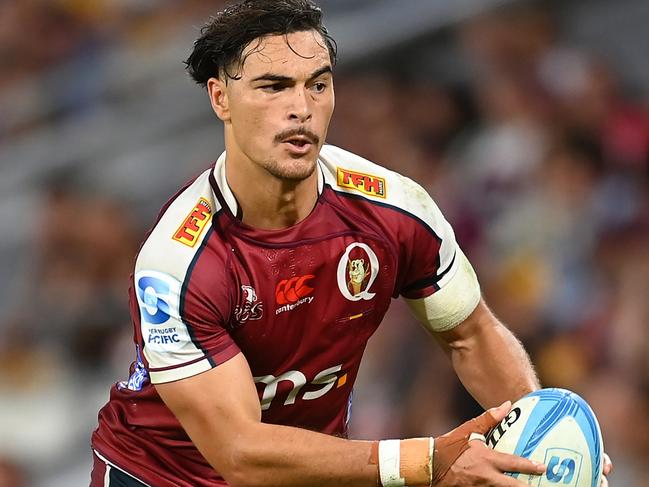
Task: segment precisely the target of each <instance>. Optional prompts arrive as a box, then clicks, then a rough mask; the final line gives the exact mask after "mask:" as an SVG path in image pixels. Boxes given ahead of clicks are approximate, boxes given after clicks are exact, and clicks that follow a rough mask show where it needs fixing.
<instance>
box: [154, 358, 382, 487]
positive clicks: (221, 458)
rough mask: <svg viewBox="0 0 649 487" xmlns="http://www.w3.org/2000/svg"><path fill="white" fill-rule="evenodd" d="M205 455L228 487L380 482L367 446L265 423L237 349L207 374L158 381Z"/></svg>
mask: <svg viewBox="0 0 649 487" xmlns="http://www.w3.org/2000/svg"><path fill="white" fill-rule="evenodd" d="M156 389H157V391H158V393H159V394H160V396H161V397H162V399H163V400H164V402H165V403H166V404H167V406H168V407H169V408H170V409H171V411H172V412H173V413H174V414H175V415H176V417H177V418H178V419H179V421H180V423H181V424H182V426H183V428H184V429H185V431H187V434H188V435H189V436H190V438H191V439H192V441H193V442H194V444H195V445H196V447H197V448H198V449H199V451H200V452H201V453H202V455H203V456H204V457H205V459H206V460H207V461H208V462H209V463H210V464H211V465H212V466H213V467H214V468H215V469H216V470H217V471H218V472H219V473H220V474H221V475H222V476H223V477H224V478H225V480H226V481H227V482H228V483H229V484H230V485H232V486H233V487H238V486H244V485H245V486H246V487H250V486H253V487H254V486H264V487H271V486H274V485H277V486H296V487H297V486H305V487H306V486H313V485H318V486H329V485H331V486H358V487H363V486H368V487H370V486H371V487H375V486H376V485H377V467H376V465H372V464H370V462H369V459H370V454H371V448H372V444H371V442H366V441H350V440H344V439H341V438H335V437H332V436H327V435H323V434H320V433H315V432H312V431H307V430H302V429H298V428H292V427H288V426H278V425H271V424H264V423H262V422H261V409H260V405H259V399H258V396H257V392H256V389H255V386H254V382H253V379H252V375H251V373H250V369H249V367H248V363H247V361H246V360H245V358H244V357H243V355H242V354H239V355H237V356H235V357H234V358H232V359H230V360H229V361H227V362H226V363H224V364H222V365H220V366H219V367H216V368H214V369H212V370H210V371H208V372H204V373H202V374H199V375H196V376H193V377H190V378H187V379H183V380H180V381H176V382H170V383H165V384H156Z"/></svg>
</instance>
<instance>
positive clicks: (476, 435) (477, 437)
mask: <svg viewBox="0 0 649 487" xmlns="http://www.w3.org/2000/svg"><path fill="white" fill-rule="evenodd" d="M474 440H477V441H480V442H482V443H484V444H485V445H486V444H487V438H485V435H483V434H481V433H471V434H470V435H469V441H474Z"/></svg>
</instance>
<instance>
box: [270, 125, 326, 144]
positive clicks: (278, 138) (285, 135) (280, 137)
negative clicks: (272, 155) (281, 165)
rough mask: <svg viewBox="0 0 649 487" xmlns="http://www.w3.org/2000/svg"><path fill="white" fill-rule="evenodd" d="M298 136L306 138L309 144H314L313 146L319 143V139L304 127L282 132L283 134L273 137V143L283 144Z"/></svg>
mask: <svg viewBox="0 0 649 487" xmlns="http://www.w3.org/2000/svg"><path fill="white" fill-rule="evenodd" d="M298 135H299V136H302V137H306V138H307V139H309V142H311V143H312V144H315V145H317V144H318V143H319V142H320V137H318V136H317V135H316V134H314V133H313V132H311V131H310V130H309V129H307V128H306V127H297V128H293V129H288V130H284V131H283V132H280V133H279V134H277V135H276V136H275V142H276V143H278V144H279V143H281V142H283V141H284V140H286V139H289V138H291V137H295V136H298Z"/></svg>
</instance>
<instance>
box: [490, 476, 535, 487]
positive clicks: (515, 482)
mask: <svg viewBox="0 0 649 487" xmlns="http://www.w3.org/2000/svg"><path fill="white" fill-rule="evenodd" d="M495 480H497V482H498V483H496V484H489V485H497V486H498V487H521V485H529V484H528V483H527V482H523V481H522V480H519V479H516V478H514V477H510V476H509V475H504V474H501V475H500V476H499V477H497V478H496V479H495Z"/></svg>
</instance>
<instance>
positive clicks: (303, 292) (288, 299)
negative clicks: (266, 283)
mask: <svg viewBox="0 0 649 487" xmlns="http://www.w3.org/2000/svg"><path fill="white" fill-rule="evenodd" d="M314 277H315V276H314V275H313V274H307V275H306V276H299V277H291V278H290V279H282V280H281V281H279V282H278V283H277V287H276V288H275V299H276V300H277V304H289V303H297V302H298V301H299V300H300V299H301V298H304V297H306V296H308V295H309V294H311V293H312V292H313V288H312V287H309V286H307V285H306V283H307V281H309V280H310V279H313V278H314Z"/></svg>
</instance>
